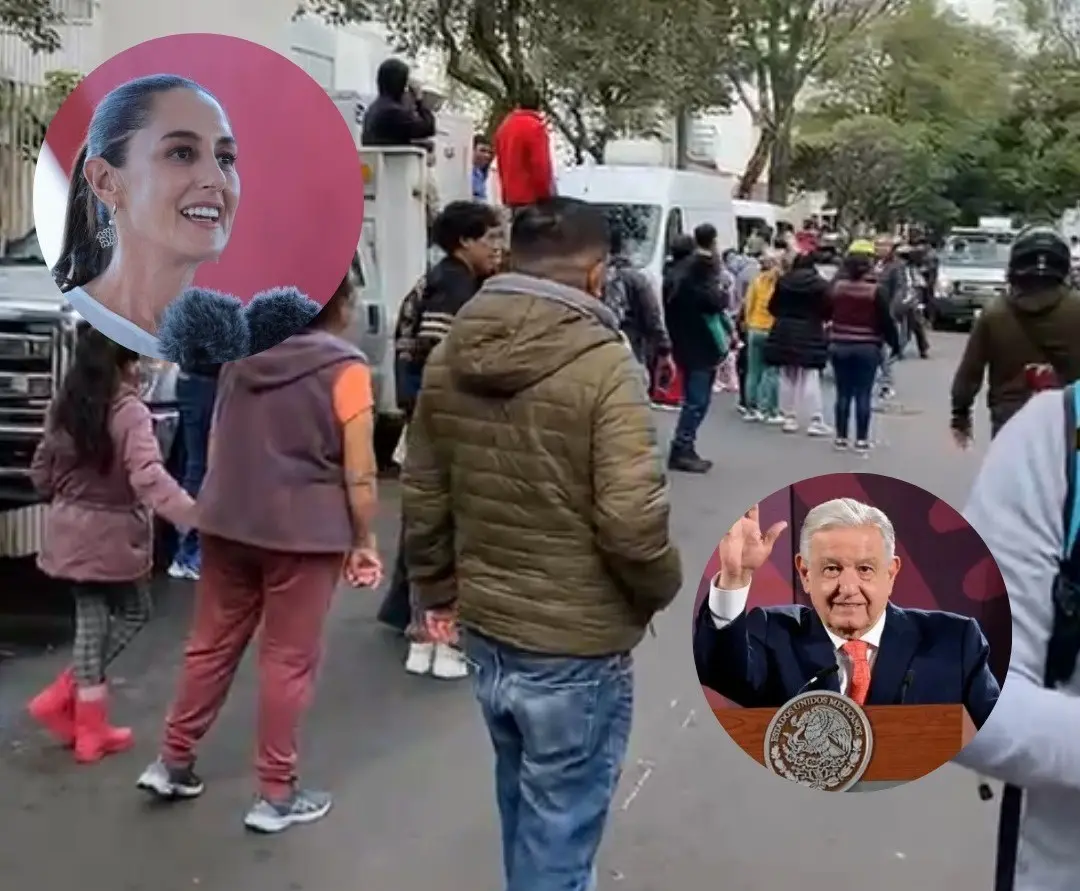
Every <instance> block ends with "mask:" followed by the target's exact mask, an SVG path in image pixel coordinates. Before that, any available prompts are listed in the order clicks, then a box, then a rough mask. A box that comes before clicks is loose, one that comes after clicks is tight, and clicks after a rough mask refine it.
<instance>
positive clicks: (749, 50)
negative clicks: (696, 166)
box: [729, 0, 904, 204]
mask: <svg viewBox="0 0 1080 891" xmlns="http://www.w3.org/2000/svg"><path fill="white" fill-rule="evenodd" d="M902 2H904V0H790V2H787V3H782V2H778V0H740V2H739V3H737V4H736V14H735V16H734V21H733V28H732V33H731V37H732V39H733V41H734V45H735V61H736V64H735V65H734V66H733V67H731V69H730V71H729V75H730V77H731V80H732V83H733V86H734V88H735V90H736V92H737V93H738V95H739V98H740V100H741V101H742V103H743V105H745V106H746V108H747V109H748V110H749V112H750V115H751V117H752V119H753V120H754V123H755V124H756V125H757V128H758V143H757V146H756V147H755V150H754V152H753V154H752V156H751V158H750V160H749V162H748V163H747V166H746V170H745V171H744V173H743V176H742V179H741V181H740V183H739V194H740V195H741V196H742V197H747V198H748V197H750V195H751V192H752V190H753V188H754V186H755V185H756V184H757V182H758V180H759V179H760V178H761V176H762V174H763V173H764V172H765V170H766V168H768V170H769V192H770V194H769V198H770V200H772V201H774V202H776V203H779V204H786V203H787V192H788V179H789V170H790V163H791V160H792V154H791V153H792V133H793V129H792V128H793V124H794V118H795V110H796V105H797V103H798V102H799V101H800V100H801V99H802V98H803V96H804V92H805V90H806V88H807V87H808V86H809V85H810V84H811V83H812V81H813V80H814V79H816V77H817V76H818V73H819V71H820V69H821V67H822V66H823V65H824V64H825V62H826V61H827V60H828V58H829V57H830V55H832V54H834V53H837V52H840V51H842V50H843V49H844V48H845V47H847V46H848V45H849V44H850V43H851V42H852V41H853V40H856V39H857V38H858V37H859V35H861V34H862V33H863V32H864V31H865V30H866V29H867V28H868V27H871V26H872V25H873V23H874V22H876V21H877V20H878V19H879V18H880V17H881V16H883V15H886V14H888V12H889V11H890V10H892V9H894V8H895V7H896V6H897V5H898V4H899V3H902Z"/></svg>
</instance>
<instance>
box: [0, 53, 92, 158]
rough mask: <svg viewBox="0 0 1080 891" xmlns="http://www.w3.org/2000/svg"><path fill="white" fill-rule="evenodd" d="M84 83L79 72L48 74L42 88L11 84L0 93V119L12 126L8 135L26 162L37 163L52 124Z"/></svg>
mask: <svg viewBox="0 0 1080 891" xmlns="http://www.w3.org/2000/svg"><path fill="white" fill-rule="evenodd" d="M81 80H82V75H81V74H80V73H79V72H77V71H65V70H57V71H47V72H45V83H44V86H42V87H30V86H26V85H21V84H12V83H8V84H6V85H3V88H2V89H0V117H2V118H3V119H4V120H7V121H9V122H10V123H9V125H8V127H9V131H8V132H9V133H11V134H12V135H13V137H14V140H15V142H16V148H17V150H18V152H19V154H20V155H21V156H22V157H23V158H24V159H25V160H27V161H32V162H36V161H37V158H38V153H39V152H40V150H41V145H42V143H44V141H45V131H46V130H47V129H48V127H49V122H50V121H52V119H53V117H54V116H55V115H56V112H57V111H59V110H60V106H61V105H63V104H64V100H65V99H67V97H68V96H69V95H70V94H71V91H72V90H74V89H75V87H77V86H78V85H79V82H80V81H81Z"/></svg>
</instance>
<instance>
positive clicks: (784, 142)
mask: <svg viewBox="0 0 1080 891" xmlns="http://www.w3.org/2000/svg"><path fill="white" fill-rule="evenodd" d="M792 116H793V109H792V108H791V107H789V108H788V109H787V110H785V111H784V112H783V113H782V114H781V115H779V118H780V124H779V126H778V127H777V128H776V135H775V137H774V139H773V146H772V152H771V153H770V155H769V201H770V202H771V203H772V204H776V205H778V206H779V207H787V203H788V194H789V192H790V191H791V161H792V147H791V137H792V129H793V127H792V124H793V121H792Z"/></svg>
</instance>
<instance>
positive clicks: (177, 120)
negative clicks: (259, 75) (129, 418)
mask: <svg viewBox="0 0 1080 891" xmlns="http://www.w3.org/2000/svg"><path fill="white" fill-rule="evenodd" d="M239 203H240V175H239V172H238V170H237V144H236V138H235V137H234V136H233V132H232V128H231V126H230V124H229V119H228V116H227V114H226V113H225V110H224V108H222V106H221V104H220V103H219V102H218V100H217V99H216V98H215V97H214V95H213V94H212V93H210V91H209V90H207V89H206V88H205V87H203V86H201V85H200V84H198V83H196V82H195V81H193V80H191V79H189V78H186V77H180V76H178V75H173V74H157V75H150V76H148V77H140V78H136V79H134V80H130V81H128V82H127V83H124V84H122V85H120V86H118V87H116V88H115V89H113V90H112V91H111V92H109V93H108V94H107V95H106V96H105V98H104V99H102V101H101V102H100V103H99V104H98V106H97V107H96V109H95V110H94V114H93V117H92V118H91V121H90V126H89V129H88V131H87V137H86V143H85V144H84V146H83V148H82V151H81V152H80V153H79V156H78V157H77V158H76V161H75V165H74V168H73V171H72V179H71V186H70V189H69V194H68V205H67V212H66V214H65V224H64V242H63V246H62V248H61V254H60V259H59V260H58V262H57V263H56V265H55V266H54V267H53V274H54V276H55V278H56V282H57V285H58V286H59V287H60V289H61V291H63V292H64V293H65V294H66V296H67V298H68V301H69V302H70V303H71V304H72V306H73V307H74V308H75V310H76V311H77V312H79V314H80V315H82V316H83V317H84V318H85V319H86V320H87V321H88V322H90V323H91V324H93V325H94V327H96V328H98V329H99V330H100V331H101V332H102V333H103V334H105V335H106V336H108V337H110V338H111V339H112V340H115V341H117V342H120V343H124V344H125V345H127V346H129V347H130V348H133V349H135V350H136V351H137V352H139V353H142V354H143V355H148V356H152V357H155V358H161V349H160V344H159V342H158V336H157V335H158V328H159V325H160V324H161V321H162V316H163V314H164V313H165V310H166V309H167V307H168V306H169V305H170V304H171V303H172V302H173V301H174V300H175V299H176V298H177V296H178V295H180V294H181V293H183V292H184V291H185V290H186V289H188V288H190V287H191V285H192V283H193V282H194V279H195V273H196V272H197V271H198V269H199V267H200V266H201V265H202V264H203V263H206V262H211V261H216V260H217V259H218V258H219V257H220V256H221V254H222V252H223V251H224V250H225V248H226V247H227V246H228V243H229V234H230V232H231V230H232V225H233V221H234V219H235V217H236V212H237V208H238V206H239ZM222 299H226V298H224V297H223V298H222Z"/></svg>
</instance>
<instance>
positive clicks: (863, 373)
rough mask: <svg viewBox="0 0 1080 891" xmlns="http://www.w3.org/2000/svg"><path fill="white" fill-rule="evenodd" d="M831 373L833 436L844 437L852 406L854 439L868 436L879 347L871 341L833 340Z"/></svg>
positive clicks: (862, 438)
mask: <svg viewBox="0 0 1080 891" xmlns="http://www.w3.org/2000/svg"><path fill="white" fill-rule="evenodd" d="M831 352H832V365H833V376H834V377H835V379H836V380H835V384H836V419H835V420H836V438H837V439H847V437H848V428H849V426H850V422H851V408H852V406H853V405H854V407H855V439H856V440H858V441H860V442H866V441H867V440H869V438H870V414H871V411H872V410H873V402H874V377H875V376H876V375H877V370H878V366H879V365H880V364H881V348H880V347H879V346H878V345H877V344H874V343H834V344H833V346H832V351H831Z"/></svg>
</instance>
